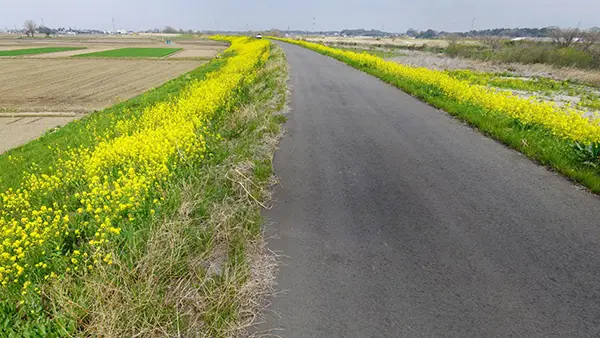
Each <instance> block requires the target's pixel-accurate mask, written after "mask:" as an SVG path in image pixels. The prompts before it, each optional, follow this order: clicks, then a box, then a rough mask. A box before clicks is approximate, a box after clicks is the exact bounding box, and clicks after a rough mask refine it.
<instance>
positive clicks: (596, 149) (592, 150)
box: [573, 142, 600, 168]
mask: <svg viewBox="0 0 600 338" xmlns="http://www.w3.org/2000/svg"><path fill="white" fill-rule="evenodd" d="M573 148H574V149H575V152H576V153H577V157H578V158H579V160H580V161H581V163H583V164H585V165H587V166H590V167H594V168H598V167H599V166H600V143H591V144H588V145H585V144H581V143H579V142H575V144H574V145H573Z"/></svg>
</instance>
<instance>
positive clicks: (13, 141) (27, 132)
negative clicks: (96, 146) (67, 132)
mask: <svg viewBox="0 0 600 338" xmlns="http://www.w3.org/2000/svg"><path fill="white" fill-rule="evenodd" d="M78 116H81V115H71V116H63V117H51V116H14V117H8V116H7V117H4V116H0V154H1V153H3V152H5V151H7V150H8V149H11V148H14V147H18V146H20V145H23V144H25V143H27V142H28V141H30V140H33V139H35V138H38V137H40V136H41V135H42V134H44V132H47V131H49V130H50V131H51V130H52V129H53V128H55V127H58V126H64V125H65V124H67V123H69V122H71V121H72V120H74V119H76V118H78Z"/></svg>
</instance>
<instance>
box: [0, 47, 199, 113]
mask: <svg viewBox="0 0 600 338" xmlns="http://www.w3.org/2000/svg"><path fill="white" fill-rule="evenodd" d="M201 64H202V62H201V61H166V60H158V61H153V60H96V59H49V58H45V59H44V58H15V59H2V60H0V69H2V72H0V93H2V95H0V110H5V111H20V112H89V111H93V110H99V109H103V108H106V107H108V106H111V105H113V104H116V103H118V102H120V101H122V100H127V99H130V98H132V97H134V96H136V95H139V94H141V93H143V92H145V91H147V90H149V89H150V88H153V87H157V86H159V85H161V84H162V83H164V82H166V81H168V80H171V79H173V78H175V77H177V76H179V75H181V74H183V73H186V72H189V71H191V70H193V69H195V68H197V67H199V66H200V65H201Z"/></svg>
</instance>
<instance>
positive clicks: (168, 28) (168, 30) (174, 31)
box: [162, 26, 178, 34]
mask: <svg viewBox="0 0 600 338" xmlns="http://www.w3.org/2000/svg"><path fill="white" fill-rule="evenodd" d="M162 32H163V33H168V34H177V33H178V31H177V29H175V28H173V27H171V26H165V28H163V30H162Z"/></svg>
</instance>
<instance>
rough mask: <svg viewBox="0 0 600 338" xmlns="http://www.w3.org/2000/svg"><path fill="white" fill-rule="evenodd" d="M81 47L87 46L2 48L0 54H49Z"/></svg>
mask: <svg viewBox="0 0 600 338" xmlns="http://www.w3.org/2000/svg"><path fill="white" fill-rule="evenodd" d="M79 49H85V47H42V48H26V49H11V50H0V56H21V55H33V54H48V53H56V52H65V51H73V50H79Z"/></svg>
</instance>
